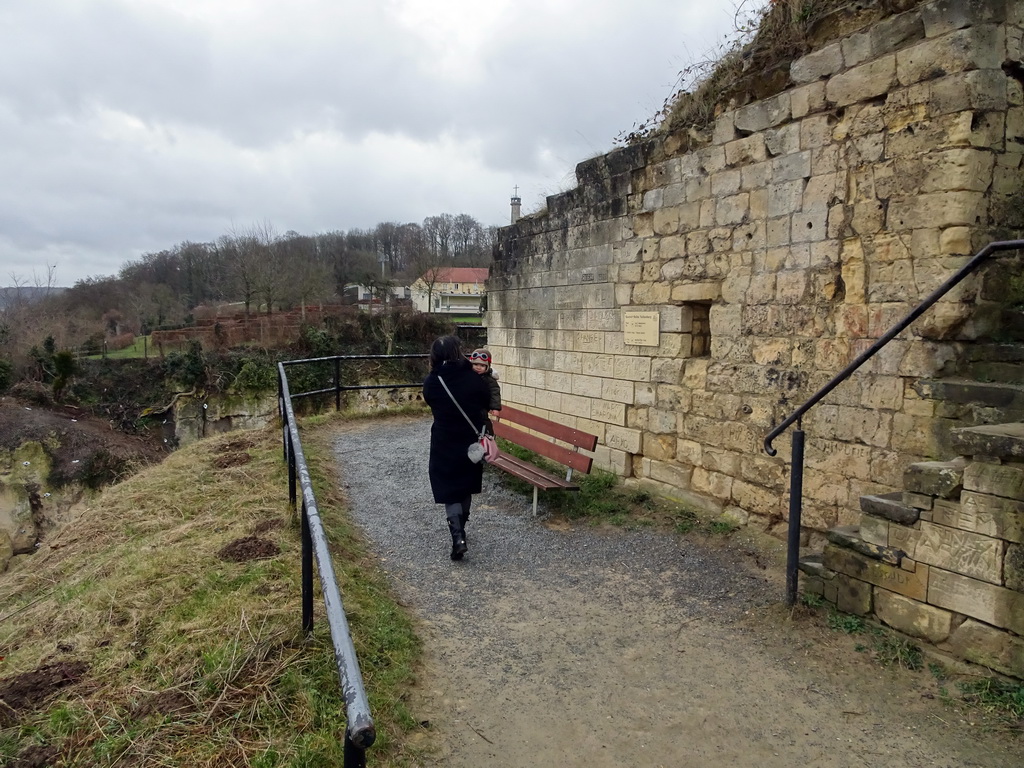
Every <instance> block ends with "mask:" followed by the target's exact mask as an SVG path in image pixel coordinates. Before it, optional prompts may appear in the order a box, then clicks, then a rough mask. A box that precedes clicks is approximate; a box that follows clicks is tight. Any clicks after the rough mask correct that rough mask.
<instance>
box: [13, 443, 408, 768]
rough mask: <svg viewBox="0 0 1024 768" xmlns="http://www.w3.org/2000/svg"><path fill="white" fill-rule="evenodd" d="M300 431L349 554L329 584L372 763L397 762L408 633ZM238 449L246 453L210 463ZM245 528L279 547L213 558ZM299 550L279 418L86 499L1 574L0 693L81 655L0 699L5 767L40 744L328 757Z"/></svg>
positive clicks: (153, 754)
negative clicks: (347, 629) (373, 727)
mask: <svg viewBox="0 0 1024 768" xmlns="http://www.w3.org/2000/svg"><path fill="white" fill-rule="evenodd" d="M309 442H310V445H309V446H307V457H308V458H310V461H311V465H312V467H311V470H312V472H313V473H314V475H315V477H316V478H317V480H316V482H317V484H318V490H317V494H318V501H319V504H320V508H321V514H322V516H323V518H324V520H325V524H326V526H327V529H328V535H329V537H330V539H331V542H332V546H333V548H334V549H335V551H336V552H337V555H338V557H337V561H338V562H343V563H345V565H344V567H340V568H339V570H338V581H339V584H340V586H341V589H342V593H343V595H344V599H345V605H346V610H347V612H348V614H349V620H350V624H351V626H352V631H353V634H354V636H355V642H356V647H357V652H358V654H359V656H360V662H361V664H362V665H363V675H364V679H365V680H366V685H367V690H368V692H369V693H370V696H371V706H372V707H373V712H374V716H375V720H376V722H377V727H378V743H377V745H376V746H375V747H374V764H376V765H386V766H399V765H406V764H408V760H409V759H410V758H409V756H408V755H407V754H406V753H405V751H404V747H403V744H402V742H403V737H402V734H403V733H404V732H406V731H407V730H408V729H410V728H413V727H414V726H415V724H414V721H413V718H412V717H411V716H410V715H409V714H408V713H407V712H406V711H405V710H404V707H403V705H402V700H403V698H404V695H405V688H406V687H407V686H408V685H409V683H410V681H411V678H412V672H411V669H412V664H413V663H414V661H415V658H416V654H417V652H418V644H417V641H416V639H415V636H414V634H413V632H412V628H411V624H410V622H409V620H408V618H407V617H406V616H405V615H404V614H403V613H402V612H401V611H400V610H399V609H398V607H397V606H396V605H395V603H394V601H393V600H391V599H390V597H389V596H388V594H387V589H386V586H385V584H384V579H383V576H382V575H381V574H379V573H378V572H377V571H376V569H375V568H374V567H373V566H372V565H371V564H370V563H369V561H368V560H367V558H366V556H365V553H364V551H363V550H362V545H361V543H360V541H359V540H358V538H357V537H356V536H355V534H354V533H353V531H352V530H351V529H350V528H349V527H348V524H347V522H346V520H345V518H344V515H343V512H342V503H341V500H340V499H339V498H338V497H337V496H336V495H335V494H334V493H333V491H332V490H331V489H332V488H333V487H335V486H336V485H337V483H335V482H328V479H329V477H330V473H331V471H332V466H331V465H330V463H329V456H330V453H329V452H327V451H318V450H317V449H316V448H315V445H316V442H317V441H316V439H315V435H311V436H310V438H309ZM239 452H244V453H246V454H248V455H249V456H250V460H249V461H248V462H246V463H244V464H240V465H237V464H236V465H232V466H229V467H226V468H217V466H216V465H217V464H218V463H221V464H223V463H224V462H218V459H219V458H221V457H223V456H224V455H226V454H238V453H239ZM319 456H323V457H328V458H326V459H321V458H318V457H319ZM253 536H258V537H260V538H262V539H269V540H272V542H273V544H274V545H276V548H277V549H279V551H280V553H279V554H277V555H274V556H270V557H257V558H255V559H249V560H244V561H242V562H232V561H227V560H224V559H222V558H221V557H220V556H219V553H220V552H221V550H222V549H223V548H224V547H226V546H227V545H228V544H230V543H232V542H235V541H238V540H240V539H244V538H246V537H253ZM272 549H273V548H269V549H268V551H272ZM299 558H300V544H299V537H298V527H297V523H296V521H295V519H294V516H293V514H292V513H291V510H290V508H289V507H288V505H287V476H286V471H285V465H284V462H283V461H282V459H281V447H280V436H279V433H278V432H277V431H276V430H274V429H269V430H266V431H263V432H260V433H246V434H245V435H244V436H242V437H240V436H239V435H238V434H237V433H235V434H232V435H226V436H223V437H220V438H213V439H210V440H206V441H202V442H201V443H199V444H197V445H194V446H191V447H189V448H187V449H184V450H182V451H179V452H177V453H175V454H172V455H171V456H170V457H168V459H167V460H166V461H165V462H164V463H163V464H161V465H159V466H155V467H151V468H149V469H147V470H145V471H143V472H142V473H140V474H138V475H136V476H135V477H133V478H131V479H129V480H127V481H125V482H124V483H122V484H120V485H118V486H116V487H113V488H110V489H109V490H107V491H106V492H104V493H103V494H101V495H99V496H97V497H96V498H95V500H94V501H93V502H92V503H90V504H88V505H87V506H83V507H82V508H81V509H80V510H79V514H78V517H77V519H75V520H74V521H73V522H72V523H70V524H68V525H67V526H65V527H64V528H62V529H61V531H60V533H59V534H57V535H56V536H55V537H54V538H53V539H52V540H51V541H49V542H47V545H46V546H45V547H43V548H42V549H41V550H40V551H39V552H38V553H37V554H36V555H35V556H33V558H32V559H31V560H30V561H29V562H27V563H24V564H22V565H21V567H20V568H19V569H18V570H16V571H14V572H10V573H7V574H4V575H3V576H0V606H3V607H2V608H0V656H2V657H3V659H2V661H0V698H6V699H7V700H8V701H11V700H14V697H13V694H10V693H9V694H8V696H7V697H5V696H4V693H3V692H4V690H5V689H7V690H10V688H11V686H12V683H13V682H15V681H19V680H21V681H25V680H28V678H22V677H19V676H20V675H26V674H28V675H31V674H32V673H33V672H34V671H36V670H39V669H41V668H43V669H48V668H49V667H48V665H55V664H57V665H66V667H67V668H68V669H71V668H72V667H71V666H70V665H83V666H82V668H84V669H85V671H84V673H83V674H81V676H80V679H75V680H71V681H70V684H67V685H65V686H64V687H56V686H50V683H49V681H48V680H43V678H42V677H41V678H40V682H39V684H38V686H37V688H38V690H37V691H36V692H35V694H34V695H35V697H36V698H35V699H32V700H30V701H28V702H22V703H21V705H20V706H17V707H15V708H14V710H13V711H11V708H10V707H3V706H0V764H4V765H18V760H19V756H20V759H21V760H24V761H25V762H23V764H24V765H30V764H34V763H33V762H30V761H29V760H30V759H32V760H35V759H36V758H34V757H33V755H34V754H35V753H36V752H38V750H50V751H51V752H53V753H55V754H58V755H61V756H62V759H63V762H62V763H61V764H62V765H75V766H78V765H81V766H86V765H89V766H94V765H98V766H105V765H115V764H117V765H133V766H134V765H139V766H142V765H154V766H156V765H160V766H175V765H180V766H215V765H216V766H235V765H237V766H260V768H271V767H272V766H298V765H302V766H319V765H323V766H327V765H340V764H341V759H340V755H341V749H342V743H341V740H342V737H343V732H344V731H343V729H344V707H343V702H342V700H341V696H340V686H339V681H338V677H337V670H336V667H335V665H334V658H333V650H332V648H331V644H330V639H329V636H328V634H327V628H326V621H325V620H324V619H323V617H322V616H320V618H319V619H318V624H317V630H316V632H315V633H314V636H313V637H312V638H311V639H307V638H305V637H304V636H303V633H302V632H301V626H300V624H301V615H300V600H299V597H300V591H301V590H300V586H299ZM321 606H322V603H321V602H320V601H319V600H318V601H317V603H316V610H317V612H318V615H319V613H321V612H322V607H321ZM74 669H76V670H77V669H79V666H75V667H74ZM47 686H50V687H49V688H48V687H47ZM33 750H35V752H34V751H33ZM40 764H41V763H40Z"/></svg>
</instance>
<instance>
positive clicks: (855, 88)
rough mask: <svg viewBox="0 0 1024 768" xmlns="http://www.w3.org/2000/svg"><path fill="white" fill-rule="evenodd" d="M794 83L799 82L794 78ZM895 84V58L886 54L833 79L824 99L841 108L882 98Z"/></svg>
mask: <svg viewBox="0 0 1024 768" xmlns="http://www.w3.org/2000/svg"><path fill="white" fill-rule="evenodd" d="M829 47H831V46H829ZM837 47H838V46H837ZM805 58H806V57H805ZM794 82H800V81H797V80H796V79H795V78H794ZM895 82H896V57H895V55H892V54H888V55H885V56H882V57H881V58H878V59H875V60H874V61H871V62H869V63H867V64H861V65H860V66H857V67H854V68H853V69H850V70H847V71H846V72H843V73H841V74H838V75H836V76H835V77H833V78H832V79H831V80H829V81H828V84H827V85H826V86H825V98H826V99H827V100H828V101H830V102H832V103H833V104H835V105H836V106H840V107H843V106H846V105H848V104H855V103H856V102H858V101H867V100H868V99H873V98H875V97H876V96H882V95H884V94H886V93H888V92H889V89H890V88H891V87H892V86H893V84H894V83H895Z"/></svg>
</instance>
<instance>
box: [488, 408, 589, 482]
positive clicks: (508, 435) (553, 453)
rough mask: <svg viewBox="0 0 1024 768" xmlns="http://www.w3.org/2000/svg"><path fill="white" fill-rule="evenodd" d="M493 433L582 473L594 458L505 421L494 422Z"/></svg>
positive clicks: (587, 469) (585, 471) (503, 410)
mask: <svg viewBox="0 0 1024 768" xmlns="http://www.w3.org/2000/svg"><path fill="white" fill-rule="evenodd" d="M504 413H505V409H504V408H503V409H502V414H503V415H504ZM574 431H575V430H574ZM494 433H495V434H496V435H497V436H498V437H503V438H505V439H506V440H510V441H511V442H513V443H515V444H516V445H521V446H522V447H523V448H526V449H528V450H531V451H533V452H534V453H539V454H540V455H541V456H546V457H547V458H549V459H554V460H555V461H557V462H558V463H559V464H564V465H565V466H567V467H572V468H573V469H575V470H578V471H580V472H583V473H587V472H590V468H591V466H592V465H593V463H594V459H593V457H591V456H587V455H585V454H582V453H577V452H576V451H571V450H569V449H568V448H565V447H563V446H561V445H558V444H557V443H552V442H550V441H548V440H545V439H544V438H543V437H541V436H540V435H531V434H529V433H528V432H523V431H522V430H521V429H516V428H515V427H513V426H510V425H509V424H507V423H505V421H498V422H496V423H495V424H494Z"/></svg>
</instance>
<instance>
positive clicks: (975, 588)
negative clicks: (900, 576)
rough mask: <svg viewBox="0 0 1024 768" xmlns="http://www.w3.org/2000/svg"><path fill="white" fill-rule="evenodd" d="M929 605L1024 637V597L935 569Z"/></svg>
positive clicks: (998, 587)
mask: <svg viewBox="0 0 1024 768" xmlns="http://www.w3.org/2000/svg"><path fill="white" fill-rule="evenodd" d="M928 602H929V603H930V604H932V605H936V606H938V607H940V608H947V609H948V610H951V611H956V612H957V613H962V614H964V615H965V616H970V617H972V618H975V619H978V620H980V621H984V622H985V623H986V624H991V625H993V626H996V627H1001V628H1004V629H1009V630H1010V631H1012V632H1016V633H1017V634H1024V593H1021V592H1017V591H1015V590H1011V589H1006V588H1005V587H1000V586H997V585H995V584H988V583H986V582H984V581H978V580H977V579H971V578H969V577H967V576H963V575H961V574H958V573H950V572H949V571H943V570H939V569H936V568H933V569H932V576H931V579H930V584H929V587H928Z"/></svg>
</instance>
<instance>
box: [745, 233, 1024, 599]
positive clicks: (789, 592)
mask: <svg viewBox="0 0 1024 768" xmlns="http://www.w3.org/2000/svg"><path fill="white" fill-rule="evenodd" d="M1021 249H1024V240H1002V241H997V242H993V243H989V244H988V245H986V246H985V247H984V248H982V249H981V250H980V251H978V253H976V254H975V255H974V256H973V257H972V258H971V260H970V261H968V262H967V263H966V264H965V265H964V266H963V267H961V268H960V270H959V271H958V272H957V273H956V274H954V275H953V276H952V277H950V278H949V279H948V280H946V282H944V283H943V284H942V285H940V286H939V287H938V288H936V289H935V290H934V291H933V292H932V293H931V294H930V295H929V296H928V297H927V298H925V299H924V300H923V301H922V302H921V303H920V304H918V305H917V306H916V307H915V308H914V309H913V310H912V311H911V312H910V314H908V315H907V316H906V317H905V318H903V319H902V320H901V321H900V322H898V323H896V325H894V326H893V327H892V328H890V329H889V330H888V331H886V332H885V333H884V334H883V335H882V336H881V337H880V338H879V339H878V341H876V342H875V343H874V344H872V345H871V346H870V347H868V348H867V349H866V350H864V352H863V353H861V355H860V356H859V357H857V359H856V360H854V361H853V362H852V363H850V364H849V365H848V366H846V367H845V368H844V369H843V370H841V371H840V372H839V373H837V374H836V375H835V376H833V377H832V378H831V379H830V380H829V382H828V383H827V384H825V386H823V387H822V388H821V389H819V390H818V391H817V392H815V393H814V394H813V395H811V396H810V397H809V398H808V399H807V401H806V402H805V403H804V404H803V405H801V406H800V407H799V408H797V409H796V410H795V411H793V413H792V414H791V415H790V416H789V417H787V418H786V419H785V420H784V421H783V422H782V423H781V424H779V425H778V426H777V427H775V428H774V429H773V430H772V431H771V432H769V433H768V435H767V436H766V437H765V439H764V450H765V452H766V453H767V454H768V455H769V456H774V455H775V454H776V453H777V451H776V450H775V449H774V448H773V447H772V441H773V440H775V438H776V437H778V436H779V435H781V434H782V433H783V432H785V431H786V430H787V429H788V428H789V427H790V426H792V425H793V424H794V423H795V424H796V429H795V430H794V431H793V445H792V471H791V475H790V485H789V530H788V536H787V549H786V603H787V604H788V605H794V604H795V603H796V596H797V569H798V566H799V560H800V517H801V515H802V512H803V480H804V431H803V429H802V423H801V422H802V419H803V416H804V414H805V413H807V411H809V410H810V409H811V408H813V407H814V406H815V405H817V403H818V402H819V401H820V400H821V399H822V398H823V397H825V396H826V395H827V394H828V393H829V392H831V391H832V390H833V389H835V388H836V387H837V386H839V384H841V383H842V382H843V381H845V380H846V379H848V378H849V377H850V375H851V374H852V373H853V372H854V371H856V370H857V369H858V368H860V367H861V366H862V365H864V363H866V362H867V361H868V360H870V359H871V358H872V357H873V356H874V355H875V354H876V353H877V352H878V351H879V350H880V349H881V348H882V347H884V346H885V345H886V344H888V343H889V342H890V341H892V340H893V339H894V338H895V337H896V336H897V335H899V334H900V333H902V332H903V331H904V330H905V329H906V328H907V326H909V325H910V324H911V323H913V322H914V321H915V320H917V318H919V317H920V316H921V315H922V314H924V313H925V312H926V311H927V310H928V309H929V308H930V307H931V306H932V305H933V304H935V303H936V302H937V301H938V300H939V299H941V298H942V297H943V296H945V295H946V294H947V293H948V292H949V291H950V290H952V289H953V288H954V287H955V286H956V285H957V284H959V283H960V281H961V280H963V279H964V278H965V277H967V276H968V275H969V274H971V273H972V272H974V271H975V270H976V269H977V268H978V267H979V266H981V265H982V264H983V263H984V262H985V261H987V260H988V259H989V257H991V256H992V255H993V254H995V253H1000V252H1002V251H1016V250H1021Z"/></svg>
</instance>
